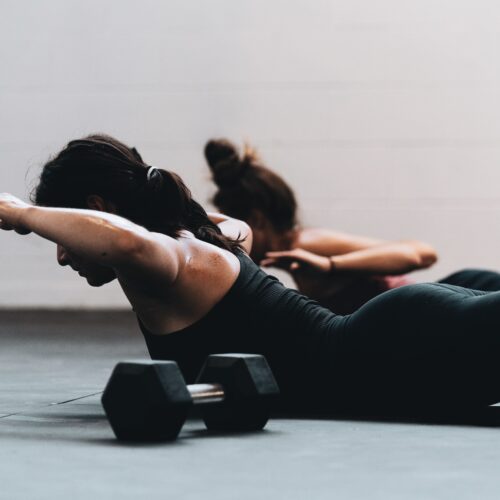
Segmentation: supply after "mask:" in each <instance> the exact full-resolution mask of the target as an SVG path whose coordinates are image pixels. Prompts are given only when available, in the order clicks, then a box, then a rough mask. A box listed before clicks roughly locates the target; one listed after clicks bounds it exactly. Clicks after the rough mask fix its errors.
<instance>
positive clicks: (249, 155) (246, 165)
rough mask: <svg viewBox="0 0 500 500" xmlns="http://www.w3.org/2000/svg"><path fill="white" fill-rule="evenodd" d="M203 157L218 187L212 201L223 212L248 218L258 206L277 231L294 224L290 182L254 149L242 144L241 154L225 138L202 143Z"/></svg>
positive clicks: (294, 206) (293, 204) (295, 209)
mask: <svg viewBox="0 0 500 500" xmlns="http://www.w3.org/2000/svg"><path fill="white" fill-rule="evenodd" d="M205 158H206V160H207V163H208V166H209V167H210V170H211V171H212V178H213V180H214V182H215V184H216V185H217V187H218V190H217V192H216V193H215V195H214V197H213V200H212V201H213V203H214V205H215V206H216V207H217V208H218V209H219V210H220V211H221V212H223V213H225V214H227V215H229V216H231V217H235V218H237V219H242V220H245V221H248V219H249V217H250V215H251V212H252V210H255V209H257V210H260V211H261V212H262V213H263V214H264V215H265V216H266V218H267V219H268V220H269V221H270V222H271V224H272V225H273V227H274V228H275V229H276V230H277V231H288V230H290V229H293V227H294V226H295V225H296V224H297V201H296V199H295V195H294V193H293V191H292V189H291V188H290V186H289V185H288V184H287V183H286V182H285V181H284V179H283V178H281V177H280V176H279V175H278V174H276V173H275V172H273V171H272V170H269V169H268V168H267V167H265V166H264V165H263V164H262V163H261V162H260V159H259V157H258V155H257V153H256V151H255V150H254V149H252V148H250V147H249V146H248V145H245V148H244V151H243V154H241V155H240V154H239V152H238V149H237V148H236V146H234V145H233V144H232V143H231V142H229V141H228V140H226V139H214V140H210V141H208V142H207V144H206V146H205Z"/></svg>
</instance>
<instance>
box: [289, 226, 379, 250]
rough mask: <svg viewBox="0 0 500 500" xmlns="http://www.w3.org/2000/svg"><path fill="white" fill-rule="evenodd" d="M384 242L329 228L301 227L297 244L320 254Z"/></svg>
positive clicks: (357, 248) (363, 247) (368, 246)
mask: <svg viewBox="0 0 500 500" xmlns="http://www.w3.org/2000/svg"><path fill="white" fill-rule="evenodd" d="M382 243H384V240H381V239H377V238H372V237H367V236H360V235H353V234H349V233H344V232H341V231H335V230H333V229H327V228H320V227H317V228H301V229H300V230H299V231H298V232H297V237H296V240H295V246H296V247H298V248H303V249H304V250H308V251H309V252H313V253H317V254H319V255H341V254H345V253H349V252H354V251H356V250H363V249H365V248H370V247H373V246H377V245H380V244H382Z"/></svg>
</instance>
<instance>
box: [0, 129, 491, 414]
mask: <svg viewBox="0 0 500 500" xmlns="http://www.w3.org/2000/svg"><path fill="white" fill-rule="evenodd" d="M226 158H227V157H226ZM241 168H246V167H245V166H244V162H243V166H242V167H241ZM252 168H253V167H252ZM266 175H268V174H266ZM283 194H284V196H286V195H287V194H288V195H289V194H290V193H288V192H287V191H286V189H285V190H284V191H283ZM33 202H34V204H30V203H26V202H24V201H22V200H20V199H19V198H16V197H15V196H13V195H11V194H8V193H3V194H0V229H3V230H5V231H8V230H15V231H16V232H18V233H19V234H28V233H30V232H33V233H35V234H37V235H39V236H40V237H42V238H44V239H47V240H49V241H52V242H53V243H55V244H56V245H57V260H58V262H59V264H60V265H62V266H69V267H70V268H72V269H73V270H74V271H76V272H78V274H79V275H80V276H82V277H83V278H84V279H86V280H87V282H88V283H89V284H90V285H92V286H103V285H105V284H106V283H109V282H111V281H113V280H117V281H118V283H119V285H120V287H121V288H122V290H123V292H124V294H125V295H126V297H127V299H128V300H129V302H130V304H131V306H132V308H133V310H134V312H135V314H136V315H137V318H138V321H139V325H140V328H141V330H142V333H143V335H144V338H145V340H146V343H147V347H148V349H149V352H150V354H151V357H152V358H154V359H173V360H176V361H177V362H178V363H179V365H180V368H181V370H182V372H183V374H184V376H185V378H186V380H187V381H188V382H193V381H194V379H195V378H196V375H197V373H198V371H199V369H200V367H201V365H202V363H203V361H204V359H205V358H206V357H207V355H209V354H211V353H216V352H243V353H244V352H246V353H258V354H262V355H264V356H265V357H266V358H267V360H268V362H269V364H270V366H271V368H272V370H273V372H274V375H275V377H276V380H277V381H278V384H279V386H280V390H281V399H280V401H281V407H282V408H284V409H287V410H293V411H299V412H308V411H315V410H318V409H320V410H332V409H333V410H339V409H342V410H344V409H348V410H358V409H359V410H361V411H365V410H367V411H370V412H373V411H375V409H382V410H390V411H394V410H395V411H398V412H399V411H401V410H403V409H405V410H410V411H419V412H421V411H423V410H426V411H436V410H440V409H443V408H449V407H450V406H451V405H454V408H456V402H457V400H459V401H460V403H461V405H462V406H463V408H464V409H465V408H467V409H470V408H477V407H482V406H485V405H489V404H493V403H496V402H499V401H500V386H499V385H498V375H499V371H500V366H499V363H498V360H499V358H500V292H490V293H488V292H481V291H478V290H469V289H466V288H461V287H457V286H452V285H445V284H438V283H427V284H418V285H410V286H406V287H401V288H398V289H394V290H390V291H388V292H385V293H382V294H380V295H378V296H377V297H375V298H374V299H372V300H371V301H369V302H368V303H367V304H365V305H364V306H362V307H361V308H360V309H359V310H358V311H356V312H355V313H354V314H352V315H347V316H341V315H338V314H335V313H334V312H332V311H330V310H329V309H326V308H324V307H321V306H320V305H319V304H318V303H317V302H315V301H313V300H310V299H308V298H307V297H305V296H304V295H302V294H300V293H299V292H297V291H296V290H292V289H290V288H287V287H285V286H284V285H282V284H281V283H280V282H279V281H278V280H277V279H276V278H273V277H272V276H269V275H268V274H266V273H264V272H263V271H262V270H261V269H260V268H259V267H258V266H257V265H256V264H255V263H254V262H253V261H252V260H251V259H250V258H249V257H248V252H250V251H251V230H250V228H249V226H248V225H247V224H246V223H244V222H241V221H238V220H235V219H231V218H229V217H227V216H222V215H220V216H217V222H214V221H213V220H210V216H209V215H208V214H207V213H206V212H205V210H204V209H203V208H202V207H201V205H200V204H199V203H197V202H196V201H195V200H194V199H193V197H192V196H191V193H190V191H189V189H188V188H187V186H186V185H185V184H184V183H183V182H182V180H181V179H180V177H179V176H178V175H176V174H175V173H173V172H170V171H168V170H163V169H160V168H157V167H155V166H151V165H148V164H147V163H146V162H144V161H143V160H142V157H141V156H140V155H139V154H138V153H137V152H136V151H135V152H134V151H132V150H131V149H130V148H129V147H127V146H126V145H124V144H123V143H121V142H119V141H117V140H116V139H113V138H111V137H108V136H103V135H93V136H90V137H85V138H83V139H78V140H75V141H71V142H70V143H68V144H67V145H66V146H65V147H64V148H63V149H62V150H61V151H60V152H59V153H58V154H57V155H55V156H54V157H53V158H52V159H51V160H50V161H48V162H47V163H46V164H45V165H44V167H43V170H42V173H41V175H40V179H39V182H38V185H37V187H36V189H35V191H34V193H33ZM280 209H281V207H276V210H278V211H279V210H280ZM212 218H213V216H212Z"/></svg>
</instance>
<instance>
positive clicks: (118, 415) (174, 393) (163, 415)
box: [102, 361, 192, 441]
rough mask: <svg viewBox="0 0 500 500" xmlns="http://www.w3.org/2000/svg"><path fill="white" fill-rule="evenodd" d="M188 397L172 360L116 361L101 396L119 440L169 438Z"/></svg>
mask: <svg viewBox="0 0 500 500" xmlns="http://www.w3.org/2000/svg"><path fill="white" fill-rule="evenodd" d="M191 403H192V399H191V396H190V394H189V391H188V390H187V387H186V382H185V381H184V377H183V376H182V373H181V371H180V369H179V367H178V366H177V363H175V362H174V361H138V362H134V361H130V362H123V363H118V364H117V365H116V366H115V369H114V370H113V373H112V375H111V377H110V379H109V381H108V384H107V385H106V388H105V390H104V393H103V395H102V405H103V407H104V411H105V412H106V416H107V417H108V420H109V423H110V424H111V427H112V429H113V431H114V433H115V435H116V437H117V438H118V439H120V440H126V441H152V440H155V441H156V440H172V439H175V438H176V437H177V435H178V434H179V432H180V430H181V428H182V425H183V424H184V422H185V420H186V417H187V413H188V410H189V407H190V405H191Z"/></svg>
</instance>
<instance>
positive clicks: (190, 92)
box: [0, 0, 500, 307]
mask: <svg viewBox="0 0 500 500" xmlns="http://www.w3.org/2000/svg"><path fill="white" fill-rule="evenodd" d="M499 22H500V4H499V3H498V2H494V1H488V0H476V1H474V2H473V1H472V0H467V1H466V0H419V1H418V2H417V1H414V0H411V1H410V0H407V1H404V2H401V1H398V0H378V1H377V2H373V1H370V0H330V1H327V0H238V1H237V2H235V1H231V0H212V1H211V2H206V1H205V0H197V1H195V0H170V1H169V2H163V1H160V0H157V1H152V0H149V1H148V0H145V1H130V0H126V1H124V0H120V1H118V0H112V1H111V0H110V1H102V0H99V1H97V0H88V1H85V2H83V1H74V0H47V1H45V2H38V1H35V0H25V1H24V2H17V1H14V0H2V1H1V3H0V67H1V68H2V70H1V71H0V89H1V92H0V182H1V188H0V189H1V190H2V191H10V192H13V193H15V194H17V195H20V196H23V197H26V196H27V194H28V191H29V186H30V183H31V182H32V180H33V179H34V178H35V177H36V173H37V170H38V168H39V166H40V165H41V164H42V163H43V162H44V161H45V160H46V159H47V158H48V157H49V156H50V154H51V153H54V152H56V151H57V150H58V149H59V148H60V147H61V146H63V145H64V143H65V142H66V141H67V140H69V139H72V138H75V137H78V136H82V135H83V134H87V133H90V132H95V131H103V132H107V133H110V134H113V135H116V136H117V137H118V138H120V139H122V140H124V141H127V142H128V143H129V144H132V145H135V146H136V147H137V148H138V149H139V150H140V151H141V153H142V154H143V156H144V157H145V159H146V160H148V161H149V162H150V163H152V164H155V165H158V166H164V167H167V168H170V169H172V170H176V171H178V172H179V173H180V174H181V175H182V176H183V177H184V178H185V180H186V181H187V183H188V185H190V187H191V188H192V190H193V191H194V193H195V195H196V196H197V197H198V198H199V199H200V200H201V201H203V202H206V201H207V200H208V198H209V196H210V193H211V186H210V184H209V182H208V172H207V169H206V167H205V165H204V162H203V157H202V147H203V144H204V142H205V141H206V139H208V138H209V137H212V136H221V135H223V136H228V137H230V138H232V139H233V140H236V141H242V140H244V139H246V140H249V141H251V142H252V143H254V144H255V145H256V146H257V147H258V148H259V149H260V152H261V154H262V156H263V157H264V159H265V160H266V161H267V163H268V164H269V165H270V166H272V167H273V168H275V169H276V170H277V171H279V172H280V173H282V174H284V175H285V176H286V177H287V178H288V179H289V181H290V183H291V184H292V186H294V187H295V188H296V190H297V192H298V195H299V199H300V202H301V207H302V210H301V214H302V220H303V221H304V223H306V224H309V225H325V226H329V227H333V228H337V229H340V230H343V231H348V232H349V231H350V232H353V233H359V234H366V235H373V236H379V237H385V238H390V239H400V238H420V239H423V240H427V241H429V242H431V243H433V244H434V245H435V246H436V247H437V249H438V250H439V253H440V256H441V260H440V262H439V264H438V265H436V266H435V267H434V268H433V269H431V270H429V271H426V272H424V273H420V275H416V277H417V278H418V279H420V280H425V279H433V278H438V277H440V276H442V275H444V274H446V273H447V272H449V271H452V270H454V269H457V268H459V267H464V266H481V267H490V268H500V101H499V97H500V57H499V56H498V49H499V46H500V40H499V38H500V31H499V30H498V25H499ZM54 253H55V250H54V248H53V245H51V244H49V243H46V242H43V241H41V240H40V239H37V238H36V237H33V236H28V237H24V238H20V237H16V236H14V235H12V234H10V233H5V234H0V274H1V276H2V278H1V280H0V307H9V306H22V307H30V306H41V307H44V306H46V307H57V306H68V307H91V306H99V307H110V306H121V305H124V304H125V302H124V300H123V298H122V297H121V294H120V293H119V290H118V289H117V287H115V286H108V287H104V288H102V289H100V290H98V291H93V290H91V289H89V288H88V286H87V285H86V284H85V283H84V282H82V281H81V279H80V278H79V277H78V276H76V275H73V274H72V273H71V272H70V271H68V270H67V269H59V268H58V266H57V265H56V263H55V255H54Z"/></svg>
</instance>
